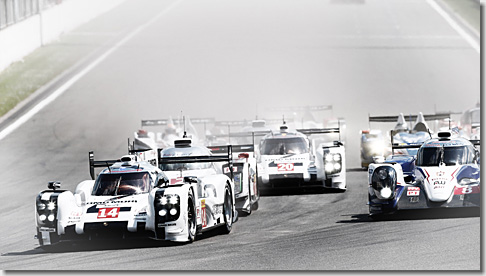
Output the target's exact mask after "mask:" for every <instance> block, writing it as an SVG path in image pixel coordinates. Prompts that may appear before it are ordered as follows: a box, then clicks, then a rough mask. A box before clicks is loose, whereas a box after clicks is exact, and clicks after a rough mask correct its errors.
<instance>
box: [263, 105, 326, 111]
mask: <svg viewBox="0 0 486 276" xmlns="http://www.w3.org/2000/svg"><path fill="white" fill-rule="evenodd" d="M307 110H308V111H323V110H332V105H310V106H286V107H272V108H270V111H307Z"/></svg>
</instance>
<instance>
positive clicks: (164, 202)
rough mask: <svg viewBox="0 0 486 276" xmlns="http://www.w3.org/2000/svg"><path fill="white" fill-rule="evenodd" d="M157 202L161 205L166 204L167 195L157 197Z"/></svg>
mask: <svg viewBox="0 0 486 276" xmlns="http://www.w3.org/2000/svg"><path fill="white" fill-rule="evenodd" d="M159 203H160V204H161V205H166V204H167V197H165V196H162V197H161V198H160V199H159Z"/></svg>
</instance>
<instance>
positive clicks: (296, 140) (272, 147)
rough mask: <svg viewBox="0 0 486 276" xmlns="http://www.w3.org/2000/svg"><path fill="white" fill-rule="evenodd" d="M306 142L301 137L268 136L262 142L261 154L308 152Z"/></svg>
mask: <svg viewBox="0 0 486 276" xmlns="http://www.w3.org/2000/svg"><path fill="white" fill-rule="evenodd" d="M308 152H309V149H308V146H307V142H306V140H305V139H304V138H302V137H292V138H269V139H265V140H264V141H263V142H262V151H261V154H263V155H284V154H302V153H308Z"/></svg>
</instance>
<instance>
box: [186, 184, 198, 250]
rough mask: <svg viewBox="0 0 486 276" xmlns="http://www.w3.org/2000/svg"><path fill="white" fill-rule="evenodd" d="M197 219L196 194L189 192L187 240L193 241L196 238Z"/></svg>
mask: <svg viewBox="0 0 486 276" xmlns="http://www.w3.org/2000/svg"><path fill="white" fill-rule="evenodd" d="M196 230H197V220H196V207H195V205H194V196H193V195H192V193H191V192H189V195H188V198H187V242H189V243H191V242H193V241H194V240H196V232H197V231H196Z"/></svg>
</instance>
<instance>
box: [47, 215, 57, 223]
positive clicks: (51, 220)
mask: <svg viewBox="0 0 486 276" xmlns="http://www.w3.org/2000/svg"><path fill="white" fill-rule="evenodd" d="M55 218H56V217H55V216H54V215H53V214H50V215H49V216H47V220H48V221H50V222H53V221H54V219H55Z"/></svg>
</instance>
